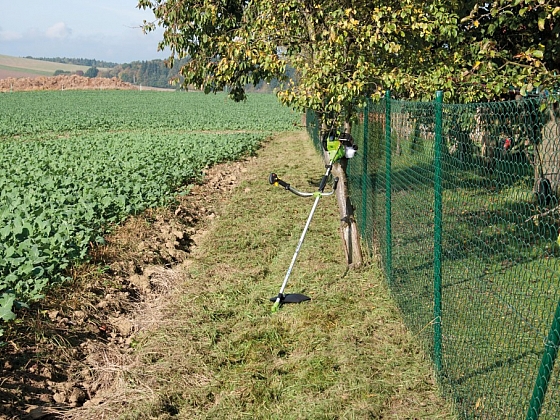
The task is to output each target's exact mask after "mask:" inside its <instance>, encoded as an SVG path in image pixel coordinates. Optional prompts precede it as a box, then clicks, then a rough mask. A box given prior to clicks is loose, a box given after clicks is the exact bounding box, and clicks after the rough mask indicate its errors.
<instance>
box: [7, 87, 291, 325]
mask: <svg viewBox="0 0 560 420" xmlns="http://www.w3.org/2000/svg"><path fill="white" fill-rule="evenodd" d="M224 99H225V96H223V95H217V96H203V95H201V94H196V93H195V94H191V93H189V94H184V93H168V92H157V93H155V92H151V93H148V92H68V91H66V92H31V93H19V94H4V95H2V96H0V105H1V106H2V109H5V110H7V111H6V112H5V113H2V114H1V115H0V319H2V320H4V321H8V320H10V319H13V318H14V316H15V314H14V312H13V311H14V308H15V307H17V306H18V305H26V304H27V303H29V302H32V301H35V300H37V299H40V298H42V296H43V293H44V291H45V289H46V288H47V287H49V286H51V285H53V284H56V283H59V282H62V281H64V280H65V279H66V278H65V272H66V271H65V270H66V269H67V268H68V267H69V266H70V265H71V264H75V263H77V262H79V261H83V260H84V259H86V258H87V253H88V248H89V247H90V245H91V244H92V243H95V242H101V241H102V240H103V234H104V233H106V232H107V231H108V229H110V228H111V227H112V226H114V225H116V224H118V223H120V222H122V221H123V220H124V219H125V218H126V217H127V216H128V215H131V214H135V213H139V212H141V211H143V210H145V209H146V208H149V207H155V206H162V205H166V204H167V203H168V202H169V201H170V200H171V199H172V198H173V197H174V195H175V194H176V193H177V192H178V191H179V190H180V189H181V187H182V186H185V185H187V184H189V183H192V182H194V181H196V180H199V179H200V178H201V177H202V170H203V169H204V168H206V167H208V166H211V165H214V164H216V163H219V162H222V161H226V160H231V159H238V158H240V157H241V156H243V155H247V154H251V153H254V152H255V150H256V149H257V148H258V147H259V143H260V142H261V141H262V140H263V138H264V137H265V136H267V135H269V134H270V133H271V132H274V131H281V130H282V131H283V130H289V129H291V127H293V122H294V117H295V115H294V114H293V113H291V112H289V110H286V109H283V108H282V107H280V106H279V105H278V103H277V102H276V99H275V98H274V97H273V96H272V95H255V96H254V103H252V102H251V101H253V98H250V99H249V101H248V102H247V103H242V104H234V103H231V102H229V101H228V102H226V101H225V100H224Z"/></svg>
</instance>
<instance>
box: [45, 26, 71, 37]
mask: <svg viewBox="0 0 560 420" xmlns="http://www.w3.org/2000/svg"><path fill="white" fill-rule="evenodd" d="M71 34H72V29H70V28H69V27H68V26H66V24H65V23H64V22H58V23H55V24H54V25H52V26H51V27H50V28H48V29H47V31H46V32H45V35H46V36H47V38H51V39H63V38H68V37H69V36H70V35H71Z"/></svg>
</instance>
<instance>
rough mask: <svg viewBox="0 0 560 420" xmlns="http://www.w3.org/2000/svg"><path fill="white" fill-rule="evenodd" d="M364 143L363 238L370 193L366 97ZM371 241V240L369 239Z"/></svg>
mask: <svg viewBox="0 0 560 420" xmlns="http://www.w3.org/2000/svg"><path fill="white" fill-rule="evenodd" d="M363 135H364V137H363V143H362V223H361V228H362V229H361V230H362V238H366V240H368V239H367V236H366V227H367V226H366V225H367V215H368V211H367V202H368V193H369V191H370V186H369V174H368V172H369V171H368V139H369V99H366V106H365V107H364V133H363ZM368 242H369V241H368Z"/></svg>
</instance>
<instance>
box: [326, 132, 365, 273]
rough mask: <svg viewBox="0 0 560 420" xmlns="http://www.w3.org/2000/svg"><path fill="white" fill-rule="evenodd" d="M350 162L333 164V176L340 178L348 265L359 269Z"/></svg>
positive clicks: (342, 231) (339, 199) (339, 198)
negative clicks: (348, 173)
mask: <svg viewBox="0 0 560 420" xmlns="http://www.w3.org/2000/svg"><path fill="white" fill-rule="evenodd" d="M322 128H323V129H322V130H321V131H322V133H321V135H323V133H325V132H326V128H325V126H324V125H323V126H322ZM345 131H346V132H347V133H350V124H349V123H345ZM323 156H324V158H325V161H326V162H327V163H328V162H329V155H328V153H327V152H326V151H325V152H324V154H323ZM347 163H348V160H347V159H346V158H345V157H343V158H342V159H340V161H338V162H337V163H335V164H333V167H332V175H333V176H334V177H338V186H337V187H336V193H335V195H336V200H337V202H338V209H339V212H340V222H341V225H340V236H341V238H342V245H343V248H344V252H345V254H346V263H347V264H348V266H349V267H350V268H357V267H359V266H361V265H362V264H363V257H362V247H361V244H360V235H359V233H358V225H357V223H356V219H355V218H354V207H353V206H352V203H351V202H350V195H349V194H348V178H347V176H346V165H347Z"/></svg>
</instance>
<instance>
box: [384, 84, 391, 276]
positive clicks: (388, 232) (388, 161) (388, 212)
mask: <svg viewBox="0 0 560 420" xmlns="http://www.w3.org/2000/svg"><path fill="white" fill-rule="evenodd" d="M385 230H386V235H387V236H386V242H387V254H386V258H387V261H386V265H385V270H386V271H387V280H388V281H389V284H391V283H392V282H393V248H392V242H393V240H392V232H391V92H390V91H389V90H387V91H386V92H385Z"/></svg>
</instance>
